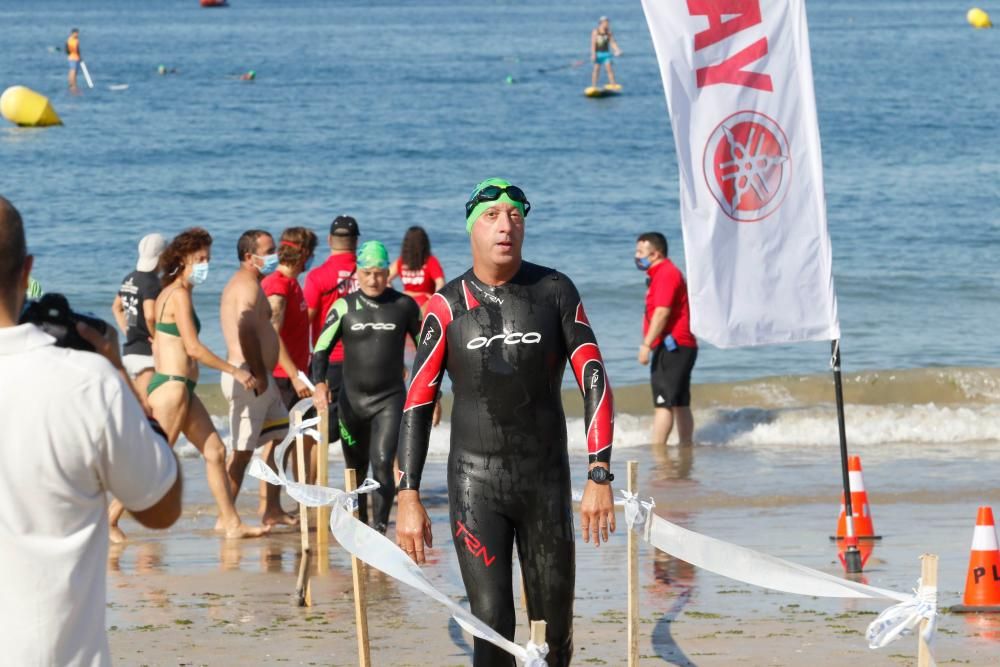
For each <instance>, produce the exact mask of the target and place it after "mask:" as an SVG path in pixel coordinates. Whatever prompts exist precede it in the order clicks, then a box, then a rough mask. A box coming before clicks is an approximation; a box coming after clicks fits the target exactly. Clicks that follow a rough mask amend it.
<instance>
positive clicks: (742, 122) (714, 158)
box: [703, 111, 792, 222]
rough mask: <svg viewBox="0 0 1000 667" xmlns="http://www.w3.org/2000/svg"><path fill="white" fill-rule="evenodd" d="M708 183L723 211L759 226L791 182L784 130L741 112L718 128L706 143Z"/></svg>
mask: <svg viewBox="0 0 1000 667" xmlns="http://www.w3.org/2000/svg"><path fill="white" fill-rule="evenodd" d="M703 169H704V172H705V182H706V183H707V184H708V189H709V190H710V191H711V192H712V196H713V197H715V201H717V202H718V203H719V206H720V207H721V208H722V210H723V212H724V213H725V214H726V215H728V216H729V217H730V218H732V219H733V220H735V221H737V222H759V221H761V220H763V219H764V218H766V217H767V216H769V215H771V214H772V213H774V212H775V211H776V210H778V208H779V207H780V206H781V204H782V202H783V201H784V200H785V195H787V194H788V186H789V184H790V183H791V181H792V162H791V153H790V152H789V150H788V138H787V137H786V136H785V132H784V130H782V129H781V126H779V125H778V123H777V122H775V121H774V119H772V118H769V117H767V116H765V115H764V114H762V113H758V112H756V111H738V112H736V113H734V114H733V115H732V116H729V117H728V118H726V119H725V120H723V121H722V122H721V123H719V124H718V126H716V128H715V129H714V130H713V131H712V134H711V135H709V137H708V142H707V143H706V144H705V156H704V158H703Z"/></svg>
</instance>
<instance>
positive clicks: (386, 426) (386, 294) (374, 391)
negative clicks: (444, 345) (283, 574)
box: [312, 241, 420, 534]
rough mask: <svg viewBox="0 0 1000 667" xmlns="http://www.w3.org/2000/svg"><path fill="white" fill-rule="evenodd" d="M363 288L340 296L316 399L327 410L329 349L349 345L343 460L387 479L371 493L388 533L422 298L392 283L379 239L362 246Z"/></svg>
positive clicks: (318, 355) (317, 373) (322, 341)
mask: <svg viewBox="0 0 1000 667" xmlns="http://www.w3.org/2000/svg"><path fill="white" fill-rule="evenodd" d="M357 261H358V265H357V267H358V268H357V271H358V286H359V290H358V291H357V292H353V293H351V294H348V295H347V296H345V297H342V298H340V299H338V300H337V301H336V302H334V304H333V307H331V308H330V312H329V313H328V314H327V317H326V323H325V325H324V326H323V333H322V334H320V337H319V340H318V341H317V343H316V349H315V351H314V353H313V362H312V380H313V383H314V384H315V385H316V391H315V393H314V394H313V403H314V404H315V405H316V408H317V409H318V410H320V411H323V412H325V411H326V410H327V406H328V405H329V404H330V395H329V393H330V392H329V388H328V387H327V384H326V377H327V367H328V366H329V364H330V352H331V350H333V348H334V346H335V345H336V344H337V342H338V341H342V342H343V345H344V377H343V385H342V386H341V388H340V394H339V396H338V399H337V403H338V407H337V411H338V414H339V420H340V423H339V427H340V445H341V448H342V449H343V451H344V462H345V463H346V464H347V466H349V467H351V468H354V469H355V470H356V471H357V475H358V479H364V477H365V476H366V475H367V474H368V466H369V464H371V468H372V471H373V476H374V477H375V481H377V482H378V483H379V484H381V486H380V487H379V488H378V490H377V491H376V492H375V493H373V494H372V519H371V525H372V527H374V528H375V530H377V531H379V532H380V533H383V534H384V533H385V531H386V528H387V527H388V525H389V510H391V509H392V501H393V498H394V496H395V492H396V484H395V480H394V479H393V463H394V462H395V461H396V447H397V445H398V441H399V422H400V419H402V416H403V401H404V399H405V398H406V385H405V384H404V383H403V353H404V350H405V346H406V337H407V336H409V337H410V338H411V339H412V340H413V342H414V343H416V341H417V334H418V333H419V331H420V307H419V306H418V305H417V303H416V301H414V300H413V299H412V298H410V297H408V296H407V295H405V294H401V293H399V292H397V291H396V290H394V289H392V288H391V287H389V253H388V252H387V251H386V249H385V246H384V245H382V244H381V243H379V242H378V241H368V242H367V243H364V244H363V245H362V246H361V247H360V248H359V249H358V260H357ZM358 512H359V514H360V516H361V519H362V520H363V521H365V523H368V509H367V499H366V497H365V496H359V497H358Z"/></svg>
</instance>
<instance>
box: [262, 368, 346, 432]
mask: <svg viewBox="0 0 1000 667" xmlns="http://www.w3.org/2000/svg"><path fill="white" fill-rule="evenodd" d="M343 379H344V366H343V364H335V363H331V364H330V365H329V366H328V367H327V369H326V386H328V387H329V388H330V394H331V395H332V396H333V402H332V403H330V421H329V429H328V433H329V436H330V442H331V443H332V442H337V440H339V439H340V427H339V426H338V419H339V415H338V413H337V397H338V396H339V395H340V385H341V384H343ZM271 380H272V381H273V382H274V383H275V384H276V385H277V386H278V391H279V392H280V393H281V402H282V403H284V404H285V407H286V408H288V409H289V410H291V409H292V407H293V406H294V405H295V404H296V403H298V402H299V401H300V400H302V399H300V398H299V395H298V394H297V393H296V392H295V387H293V386H292V381H291V380H290V379H288V378H276V377H272V378H271ZM315 416H316V409H315V408H310V409H309V411H308V412H306V413H305V415H303V417H302V418H303V419H310V418H312V417H315Z"/></svg>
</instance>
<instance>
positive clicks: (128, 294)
mask: <svg viewBox="0 0 1000 667" xmlns="http://www.w3.org/2000/svg"><path fill="white" fill-rule="evenodd" d="M166 247H167V241H166V239H164V238H163V237H162V236H160V235H159V234H147V235H146V236H144V237H142V240H141V241H139V261H138V262H136V265H135V271H133V272H132V273H130V274H128V275H127V276H125V279H124V280H122V285H121V287H119V288H118V294H117V296H115V300H114V302H113V303H112V304H111V312H112V313H113V314H114V316H115V322H117V323H118V328H119V329H121V330H122V333H123V334H125V344H124V345H123V346H122V363H123V364H124V365H125V370H126V371H128V374H129V377H130V378H132V381H133V382H134V383H135V388H136V391H138V392H139V395H140V396H145V395H146V387H148V386H149V381H150V380H151V379H152V377H153V344H152V340H153V335H152V333H151V332H152V330H153V324H155V322H156V313H155V311H154V306H155V305H156V297H157V296H159V294H160V278H159V276H157V274H156V266H157V264H158V263H159V261H160V254H161V253H162V252H163V249H164V248H166Z"/></svg>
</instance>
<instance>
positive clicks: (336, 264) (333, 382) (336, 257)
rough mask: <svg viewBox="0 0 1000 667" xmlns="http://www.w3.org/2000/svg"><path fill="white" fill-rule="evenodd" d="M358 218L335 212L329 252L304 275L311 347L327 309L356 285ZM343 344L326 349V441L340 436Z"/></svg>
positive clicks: (328, 239)
mask: <svg viewBox="0 0 1000 667" xmlns="http://www.w3.org/2000/svg"><path fill="white" fill-rule="evenodd" d="M360 235H361V232H360V231H358V221H357V220H355V219H354V218H352V217H351V216H349V215H338V216H337V217H336V218H334V219H333V222H332V223H330V235H329V236H327V243H329V244H330V256H329V257H328V258H327V260H326V261H325V262H323V264H322V265H320V266H317V267H316V268H315V269H313V270H312V271H310V272H309V273H308V274H307V275H306V286H305V290H304V291H305V297H306V306H307V307H308V308H309V323H310V329H311V331H312V342H313V347H315V346H316V341H317V340H318V339H319V335H320V333H322V331H323V323H324V322H326V316H327V313H328V312H330V307H331V306H333V304H334V302H335V301H336V300H337V299H340V298H341V297H345V296H347V295H348V294H350V293H351V292H354V291H357V289H358V278H357V258H356V257H355V252H357V249H358V237H359V236H360ZM343 361H344V348H343V346H342V345H341V344H340V343H337V346H336V347H334V348H333V350H332V351H331V352H330V365H329V366H328V367H327V372H326V379H327V387H328V388H329V393H330V401H331V404H330V405H331V408H330V409H331V410H332V412H331V413H330V421H329V433H330V442H336V441H337V440H338V439H340V432H339V430H338V428H337V397H338V395H339V394H340V385H341V382H342V378H343Z"/></svg>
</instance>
